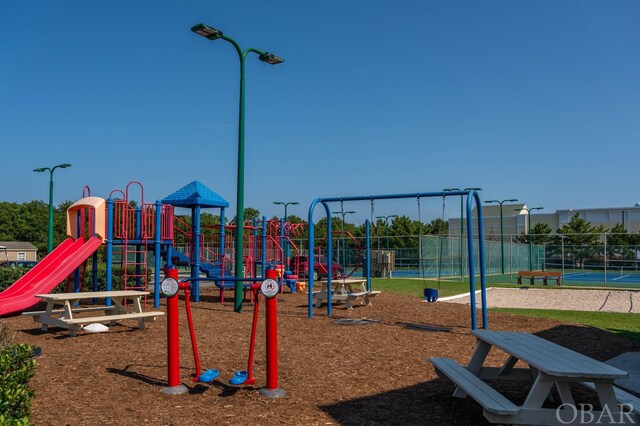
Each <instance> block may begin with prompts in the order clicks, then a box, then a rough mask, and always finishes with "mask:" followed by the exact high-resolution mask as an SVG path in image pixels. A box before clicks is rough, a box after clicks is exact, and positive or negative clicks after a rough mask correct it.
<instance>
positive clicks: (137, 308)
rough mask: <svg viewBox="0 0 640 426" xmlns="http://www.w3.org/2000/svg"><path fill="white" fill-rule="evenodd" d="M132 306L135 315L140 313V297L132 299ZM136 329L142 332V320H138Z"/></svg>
mask: <svg viewBox="0 0 640 426" xmlns="http://www.w3.org/2000/svg"><path fill="white" fill-rule="evenodd" d="M133 306H134V309H135V312H136V313H138V314H141V313H142V304H141V302H140V297H139V296H138V297H135V298H134V299H133ZM138 328H139V329H140V330H144V318H138Z"/></svg>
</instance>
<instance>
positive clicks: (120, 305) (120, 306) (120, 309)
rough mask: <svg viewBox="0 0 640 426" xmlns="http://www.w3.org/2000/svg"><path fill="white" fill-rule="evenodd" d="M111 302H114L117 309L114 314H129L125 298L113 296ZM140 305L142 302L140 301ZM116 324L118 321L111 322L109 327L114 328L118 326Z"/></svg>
mask: <svg viewBox="0 0 640 426" xmlns="http://www.w3.org/2000/svg"><path fill="white" fill-rule="evenodd" d="M111 301H112V302H113V305H114V306H115V307H116V308H115V312H114V314H116V315H117V314H126V313H127V309H126V308H125V307H124V297H114V296H111ZM138 304H140V300H138ZM116 323H117V321H111V322H109V327H113V326H114V325H116Z"/></svg>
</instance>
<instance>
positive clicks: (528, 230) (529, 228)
mask: <svg viewBox="0 0 640 426" xmlns="http://www.w3.org/2000/svg"><path fill="white" fill-rule="evenodd" d="M543 209H544V207H531V208H527V207H523V208H522V209H515V211H517V212H519V211H522V210H526V211H527V237H528V238H527V239H528V240H529V270H530V271H533V260H532V258H531V211H532V210H543Z"/></svg>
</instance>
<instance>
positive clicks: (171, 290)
mask: <svg viewBox="0 0 640 426" xmlns="http://www.w3.org/2000/svg"><path fill="white" fill-rule="evenodd" d="M160 288H161V290H162V293H163V294H164V295H165V296H167V297H171V296H173V295H175V294H176V293H177V292H178V281H176V280H175V279H174V278H171V277H167V278H165V279H163V280H162V282H161V283H160Z"/></svg>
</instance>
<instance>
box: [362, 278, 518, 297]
mask: <svg viewBox="0 0 640 426" xmlns="http://www.w3.org/2000/svg"><path fill="white" fill-rule="evenodd" d="M487 286H492V287H503V288H513V287H523V286H518V285H515V284H492V283H491V282H490V280H489V279H487ZM371 287H372V288H373V290H382V291H388V292H389V293H400V294H408V295H411V296H416V297H422V289H423V288H425V287H428V288H435V289H438V290H439V291H438V293H439V297H446V296H454V295H456V294H462V293H468V292H469V282H456V281H440V282H438V281H437V280H424V281H423V280H420V279H407V278H399V279H395V278H394V279H392V280H389V279H385V278H372V279H371ZM524 287H527V286H524ZM476 290H480V280H479V279H478V280H476Z"/></svg>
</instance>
